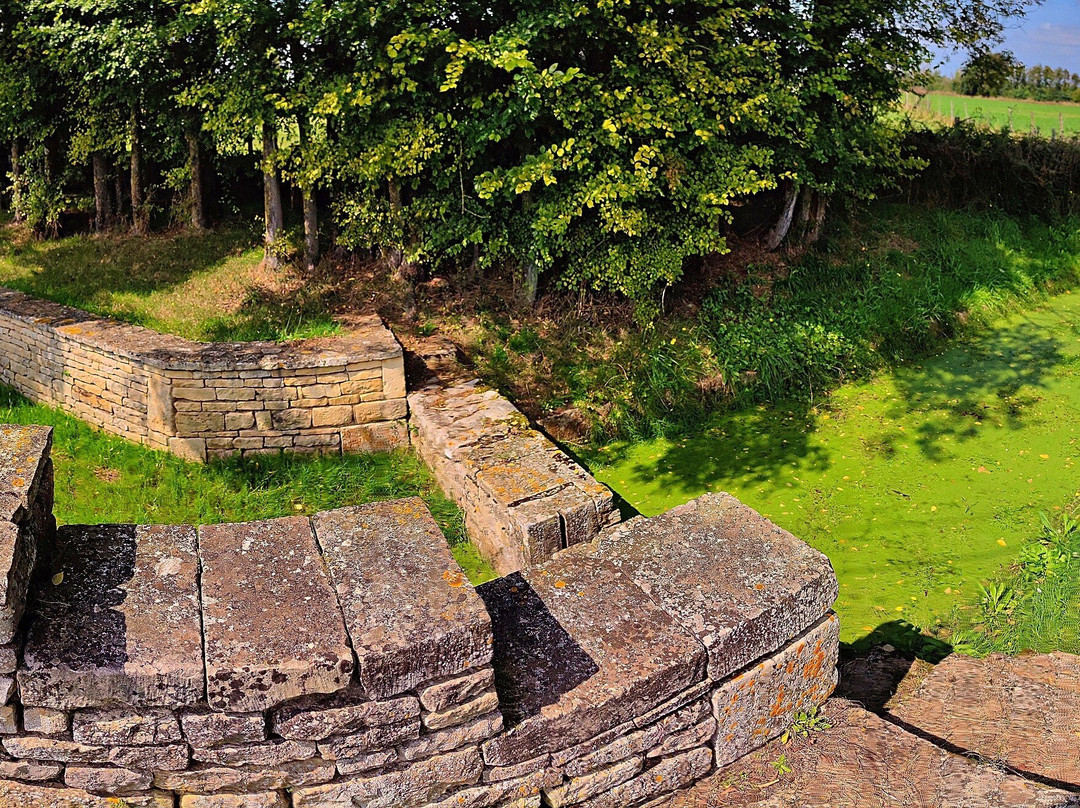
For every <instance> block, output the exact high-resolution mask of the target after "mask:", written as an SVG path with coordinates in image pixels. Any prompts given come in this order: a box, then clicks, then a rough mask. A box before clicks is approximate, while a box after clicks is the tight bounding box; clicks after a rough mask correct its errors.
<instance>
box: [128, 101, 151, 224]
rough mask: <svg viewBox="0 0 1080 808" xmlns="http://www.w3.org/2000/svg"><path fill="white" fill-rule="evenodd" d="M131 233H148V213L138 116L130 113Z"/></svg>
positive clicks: (133, 112)
mask: <svg viewBox="0 0 1080 808" xmlns="http://www.w3.org/2000/svg"><path fill="white" fill-rule="evenodd" d="M131 231H132V232H133V233H134V234H135V235H137V236H145V235H147V234H148V233H149V232H150V211H149V210H148V208H147V205H146V197H145V195H144V193H143V154H142V141H141V139H140V136H139V116H138V114H137V113H136V111H135V110H132V111H131Z"/></svg>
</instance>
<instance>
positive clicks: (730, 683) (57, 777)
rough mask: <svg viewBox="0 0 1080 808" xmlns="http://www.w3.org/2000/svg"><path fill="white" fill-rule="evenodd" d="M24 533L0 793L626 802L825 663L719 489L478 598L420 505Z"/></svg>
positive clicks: (50, 801) (824, 679) (808, 586)
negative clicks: (23, 607) (27, 575)
mask: <svg viewBox="0 0 1080 808" xmlns="http://www.w3.org/2000/svg"><path fill="white" fill-rule="evenodd" d="M0 447H3V448H0V483H2V485H3V486H4V490H2V491H0V497H4V496H9V497H10V498H11V499H13V500H14V499H18V500H19V501H20V502H28V501H29V498H30V496H29V495H28V492H29V491H31V490H33V491H34V492H35V493H34V495H33V498H34V499H35V501H37V502H41V503H47V502H48V501H49V494H48V492H47V491H46V489H47V488H48V480H49V476H48V473H47V468H48V460H47V455H48V431H47V430H40V429H35V428H29V429H26V428H24V429H20V428H0ZM27 470H36V471H34V472H33V473H32V474H27V473H26V472H27ZM28 479H33V480H35V481H37V482H36V483H35V484H32V485H30V486H29V488H28V487H27V482H26V481H27V480H28ZM16 480H21V482H16ZM34 485H36V488H34ZM22 508H23V511H22V512H25V513H29V512H31V511H33V507H28V506H27V505H25V504H24V505H23V506H22ZM38 512H39V513H40V512H41V507H40V506H39V507H38ZM25 535H26V536H28V537H30V541H32V543H34V544H35V545H36V549H37V550H38V555H39V556H40V560H39V561H38V564H37V571H36V574H35V576H34V579H33V583H32V585H31V586H30V587H29V599H28V607H27V613H26V616H25V617H24V618H23V620H22V621H21V623H20V630H19V632H18V636H17V637H16V642H15V644H13V645H10V646H8V648H9V649H10V650H9V659H10V664H8V666H7V670H8V675H7V678H5V679H3V680H2V682H0V683H2V684H3V691H4V692H3V694H0V695H3V696H4V699H3V701H4V702H5V705H4V707H3V708H2V712H0V737H2V745H3V749H4V755H3V756H2V758H0V804H3V805H9V804H10V805H19V806H32V807H36V806H50V808H58V807H59V808H75V807H76V806H77V807H78V808H99V806H100V808H104V806H106V805H116V804H117V803H116V801H115V797H119V798H120V799H122V801H123V803H126V804H127V805H129V806H157V807H158V808H166V806H178V807H179V808H211V807H213V808H254V807H256V806H272V807H273V808H288V807H289V806H292V808H331V807H333V808H339V807H343V806H361V807H364V806H366V807H367V808H420V806H427V807H428V808H432V807H436V808H451V807H452V806H453V807H454V808H468V807H471V808H485V807H486V808H494V807H495V806H498V807H499V808H509V806H516V808H521V807H522V806H539V805H540V804H541V800H543V801H544V804H546V805H548V806H557V807H558V806H588V808H623V807H624V806H625V807H629V806H636V805H640V804H644V803H646V802H649V801H651V800H653V799H655V798H658V797H660V796H662V795H663V794H666V793H668V792H670V791H672V790H675V789H678V788H681V787H683V786H686V785H688V784H690V783H691V782H693V781H694V780H696V779H699V778H701V777H703V776H705V775H706V774H708V773H710V772H711V771H713V770H715V769H716V768H717V767H722V766H725V765H727V764H728V763H730V762H731V761H733V760H735V759H737V758H739V757H741V756H743V755H745V754H746V753H747V752H749V751H751V750H753V749H755V748H758V747H760V746H761V745H762V744H763V743H764V742H765V741H766V740H768V739H769V738H771V737H774V736H776V735H777V734H779V733H780V732H781V731H782V730H783V729H784V728H785V727H786V725H787V724H789V723H790V721H791V719H792V717H793V715H794V714H795V713H796V712H798V711H801V710H807V709H810V708H811V707H813V706H814V705H817V704H820V703H821V702H823V701H824V699H825V698H826V697H827V696H828V695H829V693H830V692H831V691H832V688H833V686H834V684H835V681H836V655H837V649H838V626H837V620H836V617H835V616H834V615H833V614H832V613H831V612H830V611H829V610H830V606H831V603H832V601H833V599H834V598H835V596H836V580H835V577H834V576H833V573H832V569H831V567H830V565H829V562H828V560H827V559H826V558H825V557H824V556H822V555H821V554H819V553H817V552H816V551H814V550H812V549H810V548H809V547H808V546H806V545H805V544H803V543H802V542H799V541H798V540H797V539H795V538H794V537H793V536H791V535H790V534H788V533H786V532H784V531H782V530H780V529H779V528H777V527H776V526H775V525H772V524H771V523H769V522H768V521H766V520H765V519H763V518H762V517H760V516H759V515H757V514H756V513H755V512H753V511H751V510H750V509H748V508H746V507H745V506H743V505H741V504H740V503H738V502H737V501H736V500H734V499H733V498H731V497H729V496H727V495H710V496H706V497H703V498H701V499H700V500H697V501H695V502H692V503H690V504H688V505H686V506H683V507H681V508H677V509H675V510H673V511H671V512H669V513H667V514H664V515H662V516H659V517H656V518H654V519H636V520H633V521H631V522H628V523H626V524H624V525H622V526H620V527H619V528H617V529H615V530H614V531H609V532H605V533H604V534H602V535H601V536H599V537H598V538H597V539H595V540H593V541H591V542H585V543H581V544H579V545H577V546H575V547H573V548H571V549H569V550H567V551H564V552H561V553H559V554H558V555H557V556H556V557H555V558H554V559H552V560H551V561H548V562H547V563H545V564H541V565H539V566H536V567H533V568H531V569H528V570H526V571H524V572H521V573H515V574H513V575H511V576H508V577H505V578H502V579H499V580H497V581H493V582H491V583H489V584H485V585H483V586H481V587H479V589H477V590H474V589H473V587H472V586H471V585H470V584H469V582H468V581H467V580H466V579H465V576H464V575H463V573H462V572H461V570H460V568H459V567H458V566H457V565H456V564H455V562H454V561H453V558H452V557H451V555H450V553H449V550H448V548H447V547H446V544H445V541H444V540H443V538H442V536H441V534H440V533H439V531H438V528H437V526H436V525H435V523H434V521H433V520H432V519H431V516H430V514H428V513H427V511H426V509H425V507H424V506H423V503H422V502H420V501H419V500H415V499H411V500H400V501H394V502H385V503H379V504H374V505H366V506H361V507H357V508H346V509H342V510H337V511H332V512H327V513H320V514H317V515H316V516H314V517H313V518H310V519H308V518H306V517H289V518H284V519H277V520H270V521H267V522H258V523H249V524H240V525H216V526H207V527H201V528H194V527H184V526H179V527H157V526H130V525H102V526H67V527H63V528H61V529H59V530H58V531H56V532H55V534H54V533H52V531H51V525H50V523H49V521H48V520H47V519H46V520H45V521H44V530H36V531H28V532H27V533H26V534H25ZM9 566H10V567H11V569H14V568H15V566H17V565H15V564H14V562H11V564H9ZM12 577H13V576H12V575H11V574H9V575H8V580H12ZM14 577H18V576H14ZM12 605H13V601H12V598H11V597H9V599H8V606H9V608H10V607H11V606H12ZM0 658H2V655H0ZM16 669H17V670H16ZM12 671H15V677H14V678H12V677H11V675H10V674H11V672H12ZM109 800H112V801H109Z"/></svg>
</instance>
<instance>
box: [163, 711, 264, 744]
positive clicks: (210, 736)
mask: <svg viewBox="0 0 1080 808" xmlns="http://www.w3.org/2000/svg"><path fill="white" fill-rule="evenodd" d="M180 724H181V726H182V727H183V730H184V737H185V738H187V740H188V743H190V744H191V745H192V746H203V747H207V746H218V745H220V744H242V743H259V742H260V741H265V740H266V720H265V719H264V718H263V714H262V713H184V714H183V715H181V716H180Z"/></svg>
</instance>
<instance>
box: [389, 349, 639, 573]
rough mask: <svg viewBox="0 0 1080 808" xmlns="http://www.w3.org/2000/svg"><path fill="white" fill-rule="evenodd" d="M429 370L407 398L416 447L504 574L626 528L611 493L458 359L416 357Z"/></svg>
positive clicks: (420, 371)
mask: <svg viewBox="0 0 1080 808" xmlns="http://www.w3.org/2000/svg"><path fill="white" fill-rule="evenodd" d="M414 355H415V354H414ZM421 363H422V364H423V367H422V368H421V367H417V368H416V371H415V372H414V374H413V375H414V376H416V377H417V378H415V380H414V387H415V388H416V389H414V390H413V391H412V392H410V394H409V409H410V413H411V418H410V426H411V428H412V433H413V445H414V446H415V447H416V451H417V452H418V453H419V455H420V457H421V458H422V459H423V460H424V462H425V463H427V465H428V467H430V468H431V470H432V472H433V473H434V474H435V479H436V480H437V481H438V483H439V486H440V487H441V488H442V489H443V491H445V492H446V493H447V494H448V495H449V496H450V497H451V498H453V499H454V501H456V502H457V504H458V505H459V506H460V507H461V509H462V510H463V511H464V512H465V524H466V527H467V528H468V530H469V536H470V537H471V538H472V540H473V543H474V544H475V545H476V546H477V548H478V549H479V550H480V552H481V554H482V555H484V557H485V558H487V559H488V561H489V562H490V563H491V565H492V567H494V568H495V570H496V571H497V572H498V573H499V574H500V575H508V574H510V573H511V572H517V571H518V570H521V569H525V568H526V567H530V566H533V565H536V564H540V563H542V562H543V561H546V560H547V559H549V558H551V557H552V556H553V555H554V554H555V553H557V552H558V551H559V550H563V549H565V548H567V547H572V546H574V545H575V544H579V543H581V542H587V541H592V540H593V539H595V538H596V537H597V536H598V535H599V534H600V532H601V531H602V530H604V529H605V528H608V527H611V526H613V525H615V524H617V523H618V522H619V520H620V519H621V516H620V514H619V512H618V510H616V508H615V502H614V497H613V495H612V493H611V491H610V490H609V489H608V488H607V487H606V486H605V485H603V484H601V483H599V482H597V481H596V480H595V479H594V478H593V477H592V475H591V474H589V473H588V472H587V471H585V469H583V468H581V466H579V465H578V464H577V463H575V462H574V460H573V459H572V458H570V457H569V456H568V455H567V454H566V453H565V452H563V451H562V450H561V449H559V447H558V446H556V445H555V444H554V443H553V442H552V441H550V440H549V439H548V438H547V437H546V436H545V435H543V434H541V433H540V432H538V431H537V430H535V429H533V428H532V427H531V426H530V425H529V422H528V419H526V418H525V416H524V415H523V414H522V413H521V412H520V411H519V410H518V409H517V407H515V406H514V405H513V404H511V403H510V402H509V401H508V400H507V399H506V398H504V397H503V396H501V395H499V393H498V392H497V391H495V390H490V389H488V388H486V387H484V386H483V385H482V384H481V383H480V381H479V380H477V379H475V378H472V377H471V376H470V375H469V374H468V373H467V372H465V371H464V369H463V368H461V366H460V365H458V364H457V362H456V361H455V360H454V358H453V354H452V353H445V352H444V353H442V354H441V355H440V356H438V357H432V356H428V357H423V356H418V355H417V363H416V364H417V365H419V364H421Z"/></svg>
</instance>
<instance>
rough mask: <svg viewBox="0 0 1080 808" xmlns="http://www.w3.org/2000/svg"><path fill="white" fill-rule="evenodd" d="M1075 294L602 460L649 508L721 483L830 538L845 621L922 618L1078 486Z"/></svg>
mask: <svg viewBox="0 0 1080 808" xmlns="http://www.w3.org/2000/svg"><path fill="white" fill-rule="evenodd" d="M1078 438H1080V295H1078V294H1062V295H1059V296H1057V297H1055V298H1052V299H1050V300H1049V301H1048V302H1047V303H1046V304H1045V305H1043V306H1042V307H1040V308H1039V309H1037V310H1035V311H1031V312H1027V313H1024V314H1016V315H1013V316H1011V317H1009V318H1006V319H1005V320H1003V321H1002V322H1000V323H999V324H998V325H997V326H996V327H994V328H992V329H991V330H989V331H985V332H983V333H982V334H981V335H979V336H978V337H977V338H973V339H972V340H970V341H967V342H965V343H961V344H957V345H956V346H954V347H952V348H951V349H949V350H948V351H946V352H945V353H943V354H941V355H939V356H936V357H933V358H930V359H928V360H926V361H923V362H920V363H918V364H914V365H910V366H906V367H901V368H899V369H897V370H895V371H893V372H891V373H888V374H883V375H881V376H880V377H878V378H876V379H874V380H873V381H870V382H866V383H860V384H850V385H846V386H843V387H841V388H839V389H838V390H836V391H835V392H833V393H832V394H831V395H829V396H827V397H825V398H823V399H821V400H819V401H817V402H815V403H814V404H813V405H811V404H805V403H798V404H794V403H793V404H788V405H780V406H775V407H761V408H757V409H753V410H749V411H744V412H738V413H732V414H726V415H723V416H718V417H717V418H716V419H715V421H714V422H713V423H712V424H711V425H710V426H709V427H708V428H707V429H706V430H704V431H703V432H702V433H701V434H698V435H695V436H693V437H691V438H687V439H685V440H682V441H678V442H672V441H664V440H658V441H651V442H647V443H639V444H634V445H614V446H609V447H606V448H605V449H604V450H602V451H600V452H599V453H597V454H595V455H594V456H593V458H592V459H593V460H594V461H595V464H594V465H595V467H594V471H595V473H596V474H597V476H598V477H599V478H600V479H601V480H603V481H604V482H606V483H607V484H609V485H610V486H612V487H613V488H614V489H615V490H616V491H617V492H618V493H619V494H620V495H622V496H623V497H624V498H625V499H626V500H627V501H628V502H629V503H630V504H631V505H633V506H634V507H636V508H637V509H638V510H640V511H641V512H642V513H643V514H646V515H653V514H656V513H660V512H662V511H664V510H666V509H668V508H671V507H673V506H675V505H678V504H680V503H683V502H686V501H688V500H690V499H692V498H694V497H696V496H699V495H700V494H702V493H704V492H706V491H729V492H730V493H732V494H733V495H735V496H736V497H738V498H739V499H741V500H742V501H743V502H746V503H747V504H748V505H750V506H752V507H754V508H756V509H758V510H760V511H761V512H762V513H764V514H765V515H766V516H768V517H769V518H771V519H773V520H774V521H775V522H777V523H778V524H779V525H781V526H783V527H784V528H786V529H788V530H790V531H791V532H792V533H794V534H795V535H796V536H799V537H801V538H802V539H804V540H805V541H807V542H809V543H810V544H812V545H813V546H814V547H817V548H818V549H819V550H821V551H823V552H824V553H826V554H827V555H828V556H829V558H830V559H831V560H832V563H833V566H834V567H835V568H836V572H837V576H838V578H839V580H840V598H839V601H838V604H837V610H838V612H839V614H840V617H841V626H842V634H843V639H844V641H846V642H849V643H854V644H856V645H859V644H861V642H860V641H864V640H870V639H881V638H882V637H889V636H892V635H893V634H894V633H895V632H896V628H897V627H898V626H905V627H906V625H907V624H913V625H914V626H916V627H920V628H922V629H931V630H932V629H933V628H934V627H935V626H936V625H938V624H940V623H941V622H943V621H945V620H946V619H947V618H948V616H949V615H950V614H951V613H953V611H954V610H955V609H958V608H960V609H963V608H964V607H965V606H967V605H968V604H971V603H973V602H975V601H976V600H977V599H978V596H979V585H980V583H984V582H986V581H988V580H989V579H990V578H991V577H992V576H993V575H994V574H995V573H996V572H997V571H998V570H999V569H1000V568H1001V567H1002V566H1003V565H1008V564H1010V563H1012V562H1013V561H1015V560H1016V557H1017V554H1018V552H1019V549H1020V547H1021V545H1022V544H1023V543H1025V542H1026V541H1028V540H1030V539H1031V538H1033V537H1035V536H1037V535H1038V528H1039V512H1040V511H1048V512H1051V513H1055V512H1057V511H1060V510H1061V509H1062V508H1065V507H1068V506H1069V505H1071V504H1073V503H1074V501H1076V500H1077V499H1078V498H1080V474H1078V472H1077V469H1076V465H1077V460H1078V459H1080V446H1078Z"/></svg>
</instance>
